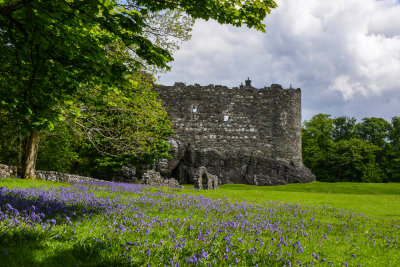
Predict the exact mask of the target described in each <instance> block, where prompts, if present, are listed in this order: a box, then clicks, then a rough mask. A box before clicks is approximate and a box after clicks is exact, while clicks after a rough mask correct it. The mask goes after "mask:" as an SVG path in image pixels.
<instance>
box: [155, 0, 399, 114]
mask: <svg viewBox="0 0 400 267" xmlns="http://www.w3.org/2000/svg"><path fill="white" fill-rule="evenodd" d="M277 3H278V6H279V7H278V8H277V9H275V10H273V11H272V13H271V15H269V16H267V19H266V21H265V24H266V25H267V33H266V34H262V33H260V32H256V31H254V30H249V29H246V28H234V27H231V26H226V25H223V26H221V25H219V24H218V23H216V22H213V21H208V22H204V21H201V22H198V23H196V26H195V29H194V31H193V38H192V40H191V41H189V42H188V43H185V44H183V46H182V49H181V50H179V51H178V52H177V53H176V54H175V55H174V56H175V60H176V61H175V62H174V63H173V64H172V67H173V70H172V72H171V73H169V74H166V75H164V76H163V77H162V79H161V82H162V83H165V84H172V83H173V82H174V81H183V82H186V83H189V84H193V83H200V84H209V83H215V84H224V85H228V86H237V85H238V84H239V83H240V82H241V81H242V80H244V79H245V78H247V76H250V77H251V78H252V80H253V81H254V84H255V85H256V86H258V87H263V86H265V85H269V84H271V83H281V84H282V85H283V86H285V87H288V86H289V84H293V85H294V86H295V87H301V88H302V89H303V110H304V112H303V113H304V114H306V116H307V117H308V114H312V113H317V112H326V113H332V114H341V113H344V112H349V113H351V114H347V115H352V114H354V116H359V117H363V116H373V114H370V112H374V111H376V112H378V113H379V112H381V111H382V110H385V112H387V113H386V117H390V116H394V115H397V116H398V115H399V114H400V107H399V105H398V103H399V98H400V5H399V3H398V2H397V1H395V0H381V1H377V0H335V1H321V0H278V1H277ZM386 95H390V97H391V99H395V101H391V102H390V101H386V100H385V99H386V98H385V96H386ZM340 96H341V97H340ZM371 99H373V100H376V101H377V100H378V99H379V100H381V101H384V103H376V104H375V105H373V103H374V101H371ZM363 101H364V102H365V103H368V105H373V106H370V107H369V108H368V109H362V108H361V107H362V102H363ZM380 105H386V106H385V109H382V108H380V107H379V106H380ZM388 105H389V106H390V107H392V108H391V109H388ZM352 106H353V108H351V107H352ZM342 115H343V114H342Z"/></svg>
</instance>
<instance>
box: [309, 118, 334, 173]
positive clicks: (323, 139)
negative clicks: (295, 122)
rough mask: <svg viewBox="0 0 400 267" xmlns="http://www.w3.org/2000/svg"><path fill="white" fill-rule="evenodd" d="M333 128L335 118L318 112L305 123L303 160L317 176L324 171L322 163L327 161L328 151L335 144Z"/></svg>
mask: <svg viewBox="0 0 400 267" xmlns="http://www.w3.org/2000/svg"><path fill="white" fill-rule="evenodd" d="M333 130H334V126H333V120H332V118H331V116H330V115H327V114H317V115H315V116H313V117H312V118H311V120H309V121H305V122H304V124H303V128H302V146H303V162H304V164H305V165H306V166H307V167H308V168H310V169H311V171H312V172H313V173H314V174H315V175H316V176H318V173H319V171H324V168H323V166H321V163H322V162H325V160H326V152H327V151H328V150H329V148H330V147H331V146H332V145H333V140H332V133H333Z"/></svg>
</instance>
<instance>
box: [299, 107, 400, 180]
mask: <svg viewBox="0 0 400 267" xmlns="http://www.w3.org/2000/svg"><path fill="white" fill-rule="evenodd" d="M399 140H400V118H399V117H394V118H392V121H391V123H389V122H387V121H386V120H384V119H382V118H364V119H362V121H361V122H358V123H357V122H356V119H354V118H349V117H346V116H342V117H337V118H331V116H330V115H327V114H317V115H315V116H314V117H312V118H311V120H309V121H305V122H304V125H303V130H302V145H303V162H304V164H305V165H306V166H307V167H309V168H310V169H311V171H312V172H313V173H314V174H315V175H316V177H317V180H319V181H327V182H337V181H349V182H375V183H376V182H400V146H399V145H400V142H399Z"/></svg>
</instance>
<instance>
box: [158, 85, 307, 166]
mask: <svg viewBox="0 0 400 267" xmlns="http://www.w3.org/2000/svg"><path fill="white" fill-rule="evenodd" d="M156 91H157V92H158V93H159V97H160V99H161V100H162V101H163V105H164V106H167V107H168V114H169V116H170V119H171V121H172V122H173V125H174V130H175V132H176V134H175V137H176V138H177V139H179V140H182V141H184V142H187V143H189V144H191V145H194V146H195V147H197V148H200V149H202V148H213V149H217V150H218V151H221V152H229V151H235V150H238V149H244V148H245V149H247V150H249V151H260V152H262V153H263V154H264V155H265V156H267V157H271V158H275V159H277V160H280V161H283V162H286V163H291V164H294V165H295V166H301V165H302V163H301V162H302V158H301V90H300V89H283V88H282V87H281V86H280V85H278V84H273V85H271V87H264V88H262V89H256V88H254V87H252V86H251V85H250V81H246V86H240V87H234V88H232V89H230V88H228V87H225V86H218V85H208V86H200V85H197V84H196V85H189V86H186V85H185V84H183V83H175V85H174V86H157V88H156Z"/></svg>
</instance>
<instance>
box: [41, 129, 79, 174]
mask: <svg viewBox="0 0 400 267" xmlns="http://www.w3.org/2000/svg"><path fill="white" fill-rule="evenodd" d="M40 143H41V145H40V149H39V153H38V156H37V157H38V158H37V163H36V166H37V168H38V169H39V170H52V171H58V172H63V173H69V172H71V170H72V169H73V166H74V165H76V164H78V163H79V153H78V152H79V150H78V149H79V147H80V146H82V144H83V143H84V140H82V138H79V137H78V136H77V135H74V133H73V132H72V131H71V129H70V128H69V127H68V125H66V124H65V123H64V124H58V125H56V126H55V127H54V130H53V131H51V132H46V133H43V134H42V136H41V138H40Z"/></svg>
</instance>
